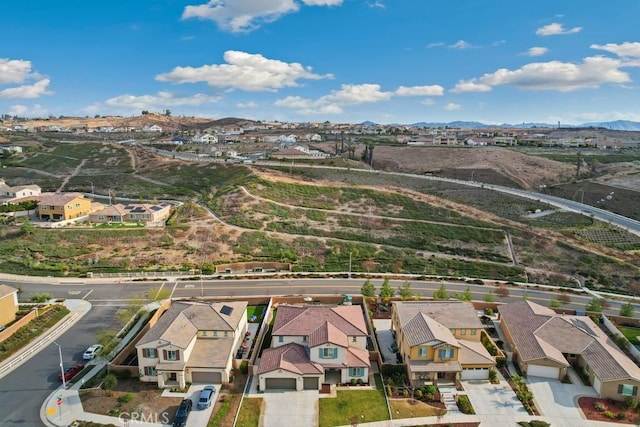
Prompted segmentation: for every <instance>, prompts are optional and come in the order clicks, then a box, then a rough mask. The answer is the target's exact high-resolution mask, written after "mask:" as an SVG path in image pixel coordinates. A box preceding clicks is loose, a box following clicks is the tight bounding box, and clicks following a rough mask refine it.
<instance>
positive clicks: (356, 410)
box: [319, 378, 389, 427]
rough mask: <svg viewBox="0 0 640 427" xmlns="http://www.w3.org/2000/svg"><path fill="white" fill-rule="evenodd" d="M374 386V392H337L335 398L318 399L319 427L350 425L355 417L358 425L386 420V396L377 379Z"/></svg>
mask: <svg viewBox="0 0 640 427" xmlns="http://www.w3.org/2000/svg"><path fill="white" fill-rule="evenodd" d="M376 385H378V388H377V389H376V390H353V391H351V390H349V391H346V390H345V391H343V390H339V391H338V396H337V397H336V398H330V397H327V398H322V399H320V402H319V407H320V427H332V426H341V425H350V424H352V423H353V422H354V420H355V417H357V419H358V423H370V422H373V421H385V420H388V419H389V411H388V409H387V400H386V396H385V394H384V389H383V388H382V382H381V381H378V379H377V378H376Z"/></svg>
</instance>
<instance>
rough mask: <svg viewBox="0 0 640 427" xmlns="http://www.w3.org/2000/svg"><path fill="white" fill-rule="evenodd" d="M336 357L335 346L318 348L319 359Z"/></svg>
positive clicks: (336, 350)
mask: <svg viewBox="0 0 640 427" xmlns="http://www.w3.org/2000/svg"><path fill="white" fill-rule="evenodd" d="M337 358H338V349H337V348H321V349H320V359H337Z"/></svg>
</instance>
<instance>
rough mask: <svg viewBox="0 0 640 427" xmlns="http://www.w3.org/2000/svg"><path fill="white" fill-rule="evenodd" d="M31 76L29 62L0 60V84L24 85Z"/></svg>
mask: <svg viewBox="0 0 640 427" xmlns="http://www.w3.org/2000/svg"><path fill="white" fill-rule="evenodd" d="M30 76H31V61H25V60H22V59H8V58H0V84H10V83H14V84H15V83H18V84H19V83H24V82H25V81H26V80H27V79H28V78H29V77H30Z"/></svg>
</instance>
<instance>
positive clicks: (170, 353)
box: [167, 350, 180, 360]
mask: <svg viewBox="0 0 640 427" xmlns="http://www.w3.org/2000/svg"><path fill="white" fill-rule="evenodd" d="M178 357H179V356H178V351H177V350H167V360H180V359H178Z"/></svg>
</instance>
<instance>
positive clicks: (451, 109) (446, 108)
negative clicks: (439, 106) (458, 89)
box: [444, 102, 462, 111]
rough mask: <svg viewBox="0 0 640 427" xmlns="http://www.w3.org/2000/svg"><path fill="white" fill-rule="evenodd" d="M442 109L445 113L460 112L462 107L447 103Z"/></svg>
mask: <svg viewBox="0 0 640 427" xmlns="http://www.w3.org/2000/svg"><path fill="white" fill-rule="evenodd" d="M444 109H445V110H447V111H456V110H461V109H462V106H461V105H460V104H455V103H453V102H449V103H447V104H446V105H445V106H444Z"/></svg>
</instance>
